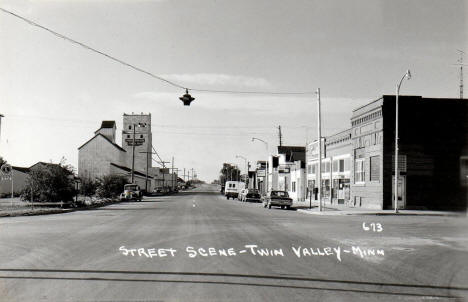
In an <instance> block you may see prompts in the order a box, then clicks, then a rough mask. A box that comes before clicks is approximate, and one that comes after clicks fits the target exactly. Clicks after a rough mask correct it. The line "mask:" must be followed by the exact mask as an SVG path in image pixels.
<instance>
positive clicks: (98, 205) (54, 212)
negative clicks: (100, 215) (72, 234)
mask: <svg viewBox="0 0 468 302" xmlns="http://www.w3.org/2000/svg"><path fill="white" fill-rule="evenodd" d="M120 202H121V201H120V200H116V201H110V202H105V203H99V204H93V205H89V206H87V207H82V208H68V209H60V208H59V209H50V210H46V211H42V212H40V211H38V212H25V213H0V218H3V217H19V216H38V215H52V214H64V213H71V212H77V211H88V210H94V209H96V208H101V207H105V206H108V205H112V204H118V203H120Z"/></svg>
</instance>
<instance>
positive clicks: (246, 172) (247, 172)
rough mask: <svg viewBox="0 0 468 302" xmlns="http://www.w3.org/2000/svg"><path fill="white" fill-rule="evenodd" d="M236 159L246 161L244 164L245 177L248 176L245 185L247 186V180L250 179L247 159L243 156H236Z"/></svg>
mask: <svg viewBox="0 0 468 302" xmlns="http://www.w3.org/2000/svg"><path fill="white" fill-rule="evenodd" d="M236 158H242V159H243V160H244V163H245V175H246V178H245V183H246V184H247V178H248V177H249V171H248V168H247V158H245V157H244V156H241V155H236Z"/></svg>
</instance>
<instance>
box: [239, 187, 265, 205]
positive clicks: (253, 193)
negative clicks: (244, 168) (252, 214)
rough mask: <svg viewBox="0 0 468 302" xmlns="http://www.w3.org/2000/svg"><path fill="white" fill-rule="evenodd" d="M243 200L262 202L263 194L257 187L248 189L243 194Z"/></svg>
mask: <svg viewBox="0 0 468 302" xmlns="http://www.w3.org/2000/svg"><path fill="white" fill-rule="evenodd" d="M241 201H243V202H247V201H249V202H261V201H262V199H261V196H260V193H259V192H258V190H256V189H248V190H247V191H246V192H245V194H244V195H242V200H241Z"/></svg>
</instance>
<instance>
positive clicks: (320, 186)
mask: <svg viewBox="0 0 468 302" xmlns="http://www.w3.org/2000/svg"><path fill="white" fill-rule="evenodd" d="M316 93H317V115H318V118H317V130H318V169H317V174H318V201H319V211H320V212H322V120H321V116H322V114H321V109H320V88H317V92H316Z"/></svg>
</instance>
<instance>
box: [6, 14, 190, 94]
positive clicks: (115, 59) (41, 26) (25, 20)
mask: <svg viewBox="0 0 468 302" xmlns="http://www.w3.org/2000/svg"><path fill="white" fill-rule="evenodd" d="M0 10H1V11H3V12H4V13H7V14H10V15H12V16H14V17H16V18H19V19H21V20H23V21H24V22H26V23H28V24H29V25H32V26H35V27H38V28H41V29H43V30H45V31H48V32H49V33H51V34H53V35H54V36H56V37H59V38H62V39H64V40H66V41H68V42H70V43H73V44H77V45H79V46H81V47H83V48H85V49H87V50H90V51H92V52H95V53H97V54H100V55H102V56H104V57H106V58H108V59H111V60H113V61H115V62H117V63H120V64H123V65H125V66H127V67H130V68H132V69H134V70H136V71H139V72H142V73H144V74H146V75H149V76H150V77H153V78H155V79H157V80H160V81H163V82H166V83H168V84H170V85H172V86H175V87H178V88H182V89H185V87H183V86H182V85H179V84H177V83H174V82H172V81H170V80H167V79H165V78H162V77H160V76H157V75H155V74H153V73H151V72H149V71H146V70H143V69H141V68H139V67H136V66H134V65H132V64H130V63H127V62H125V61H122V60H120V59H117V58H116V57H114V56H111V55H109V54H107V53H105V52H102V51H100V50H97V49H95V48H93V47H91V46H88V45H86V44H84V43H82V42H79V41H76V40H74V39H72V38H69V37H67V36H65V35H62V34H60V33H58V32H56V31H54V30H52V29H50V28H47V27H45V26H43V25H40V24H38V23H36V22H34V21H32V20H29V19H26V18H25V17H22V16H20V15H18V14H15V13H13V12H11V11H9V10H6V9H4V8H2V7H0Z"/></svg>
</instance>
